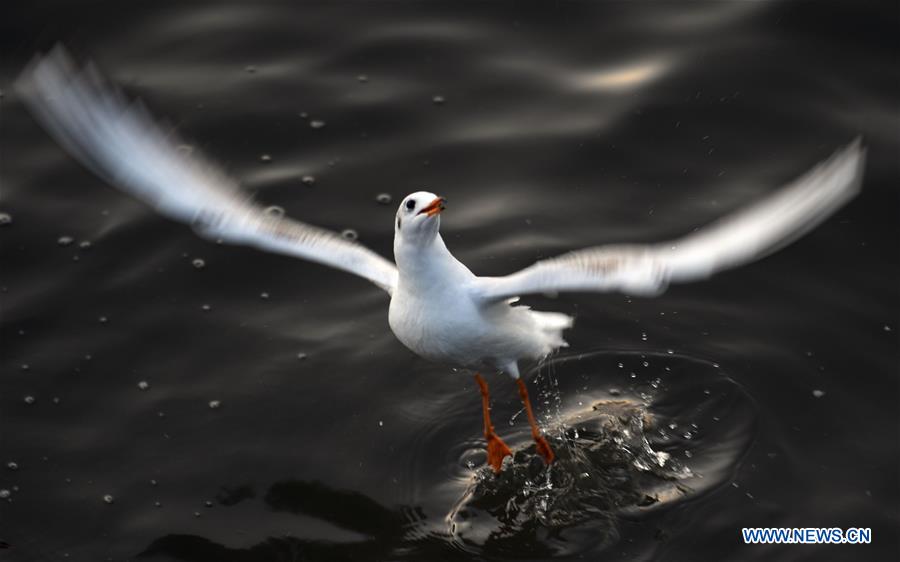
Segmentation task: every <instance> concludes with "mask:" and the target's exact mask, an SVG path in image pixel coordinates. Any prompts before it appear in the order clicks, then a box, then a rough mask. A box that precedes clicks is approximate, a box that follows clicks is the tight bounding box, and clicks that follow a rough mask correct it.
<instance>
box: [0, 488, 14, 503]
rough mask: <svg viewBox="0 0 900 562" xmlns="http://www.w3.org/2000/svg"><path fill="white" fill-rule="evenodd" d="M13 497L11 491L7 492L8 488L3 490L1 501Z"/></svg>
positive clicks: (0, 495) (1, 491)
mask: <svg viewBox="0 0 900 562" xmlns="http://www.w3.org/2000/svg"><path fill="white" fill-rule="evenodd" d="M11 495H12V494H11V493H10V491H9V490H7V489H6V488H3V489H2V490H0V499H2V500H5V499H7V498H9V496H11Z"/></svg>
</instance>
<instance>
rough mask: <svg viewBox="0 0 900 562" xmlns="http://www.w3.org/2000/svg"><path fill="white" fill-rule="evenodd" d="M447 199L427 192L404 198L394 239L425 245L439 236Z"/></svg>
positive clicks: (399, 210) (395, 223)
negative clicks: (442, 212)
mask: <svg viewBox="0 0 900 562" xmlns="http://www.w3.org/2000/svg"><path fill="white" fill-rule="evenodd" d="M445 201H446V200H445V199H444V198H443V197H439V196H437V195H435V194H434V193H429V192H427V191H417V192H415V193H412V194H410V195H407V196H406V197H404V198H403V201H401V202H400V207H399V208H398V209H397V217H396V220H395V222H394V228H395V231H394V237H395V239H396V240H398V241H399V240H403V241H404V242H409V243H412V244H424V243H427V242H430V241H432V240H433V239H434V238H435V236H437V233H438V229H439V228H440V225H441V216H440V215H441V211H443V210H444V203H445Z"/></svg>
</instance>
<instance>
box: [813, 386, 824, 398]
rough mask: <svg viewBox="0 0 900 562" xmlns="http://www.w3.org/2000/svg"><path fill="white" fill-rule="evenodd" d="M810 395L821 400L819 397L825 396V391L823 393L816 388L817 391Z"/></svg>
mask: <svg viewBox="0 0 900 562" xmlns="http://www.w3.org/2000/svg"><path fill="white" fill-rule="evenodd" d="M812 395H813V396H815V397H816V398H821V397H823V396H825V391H824V390H819V389H818V388H817V389H815V390H813V391H812Z"/></svg>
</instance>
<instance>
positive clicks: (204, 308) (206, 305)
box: [200, 304, 212, 312]
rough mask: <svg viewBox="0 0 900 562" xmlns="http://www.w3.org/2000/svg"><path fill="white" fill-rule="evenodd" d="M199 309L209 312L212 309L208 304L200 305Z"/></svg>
mask: <svg viewBox="0 0 900 562" xmlns="http://www.w3.org/2000/svg"><path fill="white" fill-rule="evenodd" d="M200 309H201V310H203V312H209V311H210V310H212V307H211V306H209V305H208V304H204V305H203V306H201V307H200Z"/></svg>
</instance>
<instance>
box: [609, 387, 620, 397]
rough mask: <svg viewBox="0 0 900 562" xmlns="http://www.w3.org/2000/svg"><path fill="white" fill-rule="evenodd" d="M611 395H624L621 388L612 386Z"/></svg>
mask: <svg viewBox="0 0 900 562" xmlns="http://www.w3.org/2000/svg"><path fill="white" fill-rule="evenodd" d="M609 395H610V396H621V395H622V391H621V390H619V389H618V388H610V389H609Z"/></svg>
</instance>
